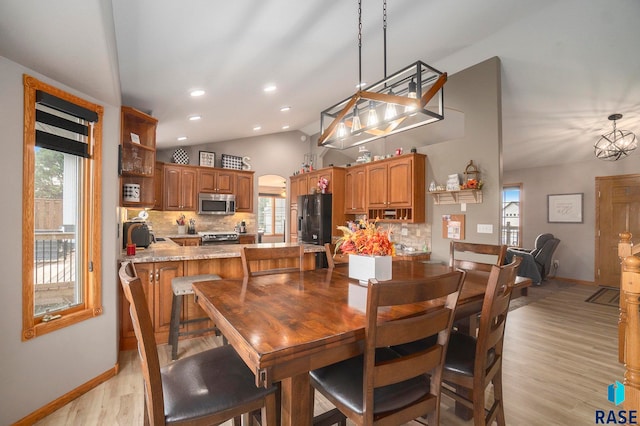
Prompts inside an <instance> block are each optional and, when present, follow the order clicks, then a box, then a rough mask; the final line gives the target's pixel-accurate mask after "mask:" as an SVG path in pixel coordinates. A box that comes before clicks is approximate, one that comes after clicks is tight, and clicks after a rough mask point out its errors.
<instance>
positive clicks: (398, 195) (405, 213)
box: [366, 154, 426, 223]
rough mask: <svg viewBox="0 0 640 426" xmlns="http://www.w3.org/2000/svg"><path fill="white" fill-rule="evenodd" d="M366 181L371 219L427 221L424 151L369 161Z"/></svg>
mask: <svg viewBox="0 0 640 426" xmlns="http://www.w3.org/2000/svg"><path fill="white" fill-rule="evenodd" d="M366 181H367V182H366V188H367V189H366V197H367V210H368V217H369V219H379V220H384V221H389V222H412V223H422V222H424V221H425V219H426V214H425V209H426V206H425V190H426V187H425V181H426V156H425V155H423V154H407V155H403V156H400V157H394V158H391V159H387V160H379V161H376V162H373V163H369V164H367V166H366Z"/></svg>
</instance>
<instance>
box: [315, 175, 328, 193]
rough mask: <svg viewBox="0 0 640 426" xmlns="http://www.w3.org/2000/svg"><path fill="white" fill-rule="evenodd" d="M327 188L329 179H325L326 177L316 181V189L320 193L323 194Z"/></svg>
mask: <svg viewBox="0 0 640 426" xmlns="http://www.w3.org/2000/svg"><path fill="white" fill-rule="evenodd" d="M328 186H329V179H327V178H326V177H321V178H319V179H318V189H320V192H322V193H324V192H325V191H326V190H327V187H328Z"/></svg>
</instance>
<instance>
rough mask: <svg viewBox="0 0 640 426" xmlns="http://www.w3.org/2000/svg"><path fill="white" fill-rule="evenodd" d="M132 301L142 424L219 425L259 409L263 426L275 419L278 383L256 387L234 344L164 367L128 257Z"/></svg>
mask: <svg viewBox="0 0 640 426" xmlns="http://www.w3.org/2000/svg"><path fill="white" fill-rule="evenodd" d="M118 274H119V277H120V283H121V284H122V289H123V291H124V295H125V297H126V298H127V300H128V301H129V303H130V309H129V312H130V315H131V321H132V322H133V329H134V332H135V335H136V339H137V340H138V354H139V356H140V362H141V364H142V376H143V379H144V424H146V425H148V424H151V425H169V424H178V423H180V424H185V423H187V422H188V423H189V424H208V425H209V424H216V425H217V424H221V423H224V422H226V421H227V420H229V419H233V422H234V425H235V426H238V425H239V424H240V416H242V415H245V417H247V418H248V415H249V414H248V413H251V412H252V411H255V410H261V414H262V420H263V425H269V426H271V425H275V423H276V413H277V412H276V391H277V387H275V386H272V387H269V388H262V387H256V385H255V376H254V375H253V373H252V372H251V370H249V368H248V367H247V366H246V364H245V363H244V361H242V359H241V358H240V357H239V356H238V354H237V353H236V352H235V350H234V349H233V347H232V346H231V345H225V346H221V347H217V348H213V349H209V350H206V351H203V352H200V353H198V354H196V355H192V356H189V357H185V358H182V359H180V360H178V361H175V362H173V363H171V364H169V365H166V366H164V367H162V368H161V367H160V361H159V357H158V350H157V347H156V341H155V337H154V334H153V326H152V323H151V316H150V314H149V307H148V305H147V302H146V299H145V295H144V290H143V288H142V282H141V281H140V278H138V277H136V276H135V270H134V269H133V267H132V265H131V263H130V262H125V263H123V264H122V265H121V267H120V270H119V273H118Z"/></svg>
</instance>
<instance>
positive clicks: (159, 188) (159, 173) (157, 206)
mask: <svg viewBox="0 0 640 426" xmlns="http://www.w3.org/2000/svg"><path fill="white" fill-rule="evenodd" d="M155 171H156V172H155V177H154V182H153V187H154V191H153V192H154V194H155V197H154V198H155V199H154V203H153V209H154V210H162V209H163V207H164V206H163V205H162V200H164V193H163V190H164V170H163V163H161V162H159V161H156V166H155Z"/></svg>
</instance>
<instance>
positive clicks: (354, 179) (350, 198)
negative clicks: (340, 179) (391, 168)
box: [344, 165, 367, 214]
mask: <svg viewBox="0 0 640 426" xmlns="http://www.w3.org/2000/svg"><path fill="white" fill-rule="evenodd" d="M366 183H367V172H366V167H365V166H363V165H361V166H353V167H350V168H348V169H347V171H346V173H345V178H344V208H345V210H344V212H345V214H367V204H366V195H367V194H366Z"/></svg>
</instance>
